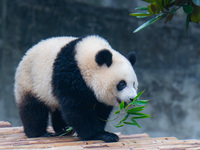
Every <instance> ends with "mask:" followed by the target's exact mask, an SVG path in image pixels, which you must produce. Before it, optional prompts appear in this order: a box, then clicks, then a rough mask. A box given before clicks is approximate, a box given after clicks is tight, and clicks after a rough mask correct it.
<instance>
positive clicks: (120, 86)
mask: <svg viewBox="0 0 200 150" xmlns="http://www.w3.org/2000/svg"><path fill="white" fill-rule="evenodd" d="M125 87H126V81H124V80H121V81H120V82H119V83H118V84H117V90H118V91H121V90H123V89H124V88H125Z"/></svg>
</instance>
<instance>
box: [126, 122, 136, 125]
mask: <svg viewBox="0 0 200 150" xmlns="http://www.w3.org/2000/svg"><path fill="white" fill-rule="evenodd" d="M124 124H128V125H137V124H136V123H133V122H124Z"/></svg>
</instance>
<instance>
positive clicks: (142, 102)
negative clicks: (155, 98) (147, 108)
mask: <svg viewBox="0 0 200 150" xmlns="http://www.w3.org/2000/svg"><path fill="white" fill-rule="evenodd" d="M146 104H148V100H136V101H134V103H133V105H146Z"/></svg>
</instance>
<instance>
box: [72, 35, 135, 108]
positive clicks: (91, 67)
mask: <svg viewBox="0 0 200 150" xmlns="http://www.w3.org/2000/svg"><path fill="white" fill-rule="evenodd" d="M103 49H107V50H109V51H110V52H111V53H112V55H113V57H112V58H113V60H112V65H111V66H110V67H107V66H106V65H103V66H102V67H99V66H98V65H97V63H96V62H95V56H96V54H97V53H98V52H99V51H100V50H103ZM76 52H77V53H76V57H75V58H76V60H77V62H78V66H79V68H80V70H81V73H82V75H83V78H84V80H85V81H86V83H87V85H88V86H89V87H90V88H91V89H92V90H93V91H94V93H95V95H96V97H97V99H98V100H99V101H100V102H103V103H105V104H108V105H112V106H116V105H118V104H119V103H118V102H117V99H120V100H121V101H125V102H127V103H129V102H130V98H134V97H135V96H136V95H137V92H136V91H137V86H138V82H137V77H136V74H135V72H134V70H133V67H132V66H131V64H130V62H129V61H128V60H127V59H126V58H125V57H124V56H122V55H121V54H120V53H118V52H117V51H115V50H113V49H112V48H111V46H110V45H109V44H108V42H107V41H106V40H104V39H102V38H100V37H98V36H89V37H86V38H84V39H83V40H82V41H80V42H79V43H78V44H77V46H76ZM121 80H125V81H126V82H127V87H126V88H125V89H124V90H122V91H120V92H119V91H117V88H116V85H117V84H118V82H120V81H121ZM133 82H135V88H134V87H133Z"/></svg>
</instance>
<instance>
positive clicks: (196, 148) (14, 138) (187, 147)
mask: <svg viewBox="0 0 200 150" xmlns="http://www.w3.org/2000/svg"><path fill="white" fill-rule="evenodd" d="M49 130H51V129H50V128H49ZM119 137H120V141H119V142H117V143H105V142H103V141H80V140H79V139H78V138H77V137H74V136H65V137H49V138H26V136H25V135H24V133H23V128H22V127H11V125H10V124H9V123H8V122H0V149H3V150H5V149H17V150H18V149H50V150H54V149H56V150H68V149H69V150H80V149H83V150H111V149H112V150H200V140H178V139H177V138H175V137H160V138H151V137H150V136H149V135H148V134H146V133H143V134H133V135H119Z"/></svg>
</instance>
